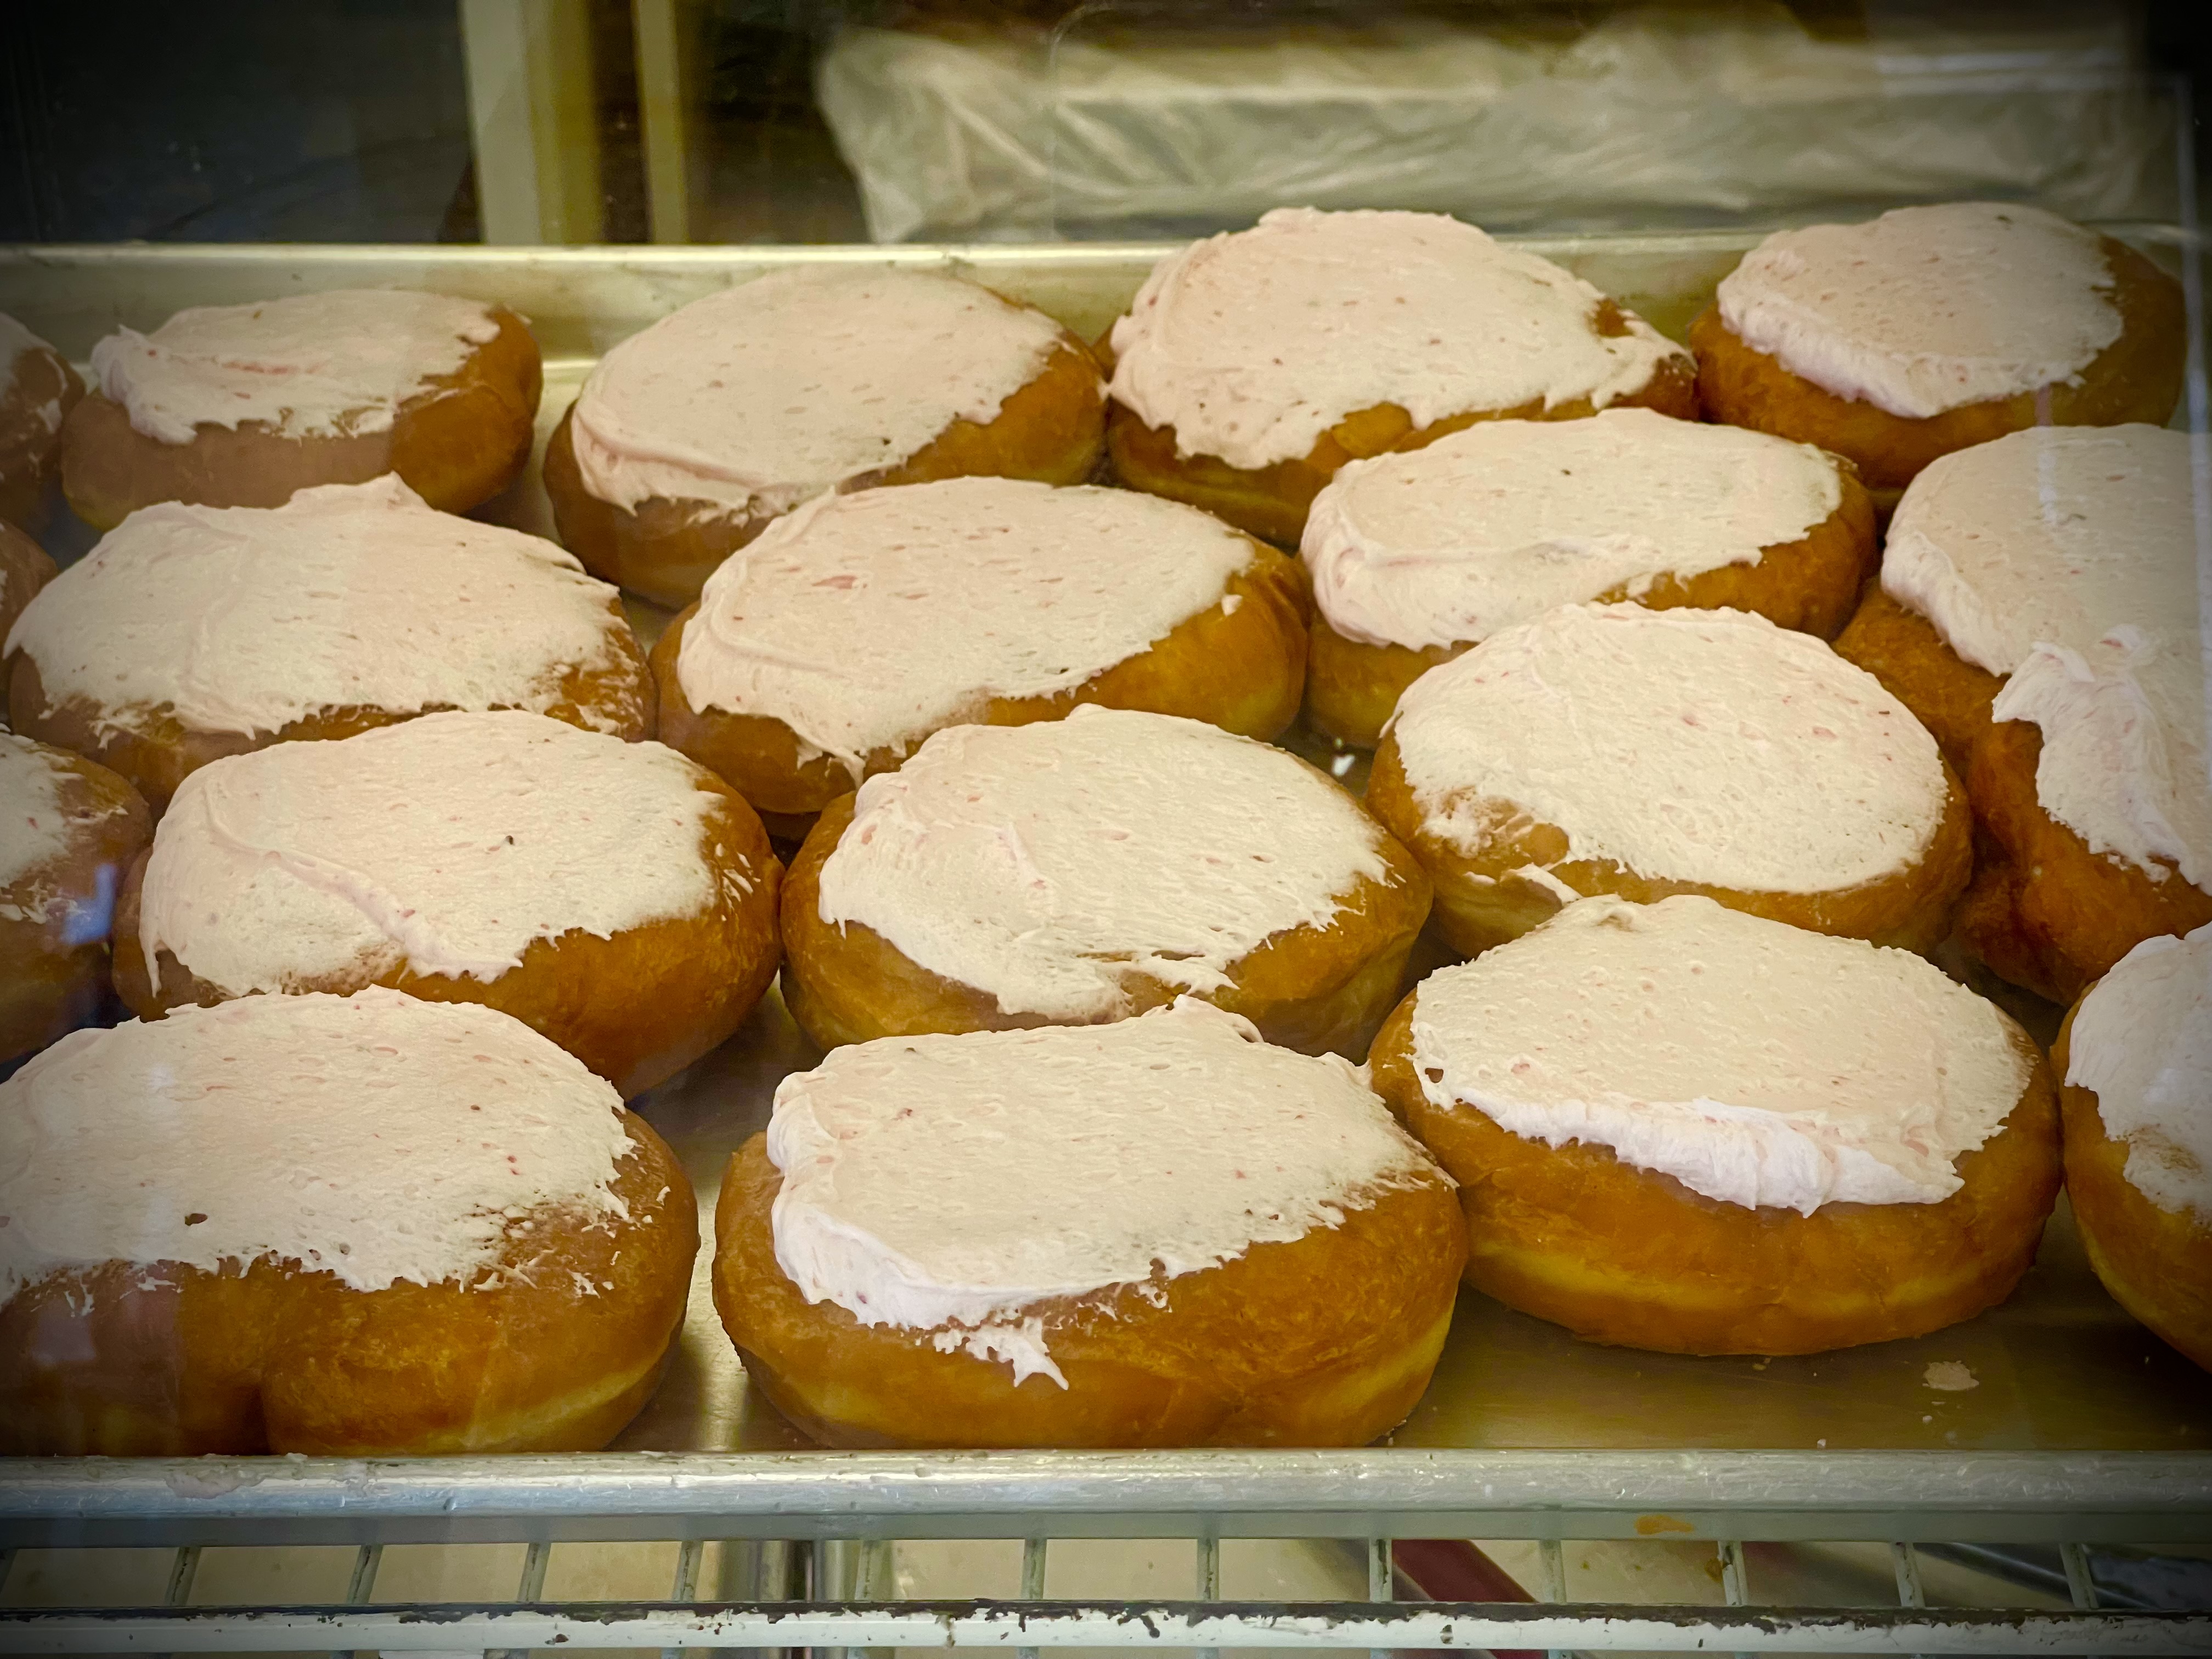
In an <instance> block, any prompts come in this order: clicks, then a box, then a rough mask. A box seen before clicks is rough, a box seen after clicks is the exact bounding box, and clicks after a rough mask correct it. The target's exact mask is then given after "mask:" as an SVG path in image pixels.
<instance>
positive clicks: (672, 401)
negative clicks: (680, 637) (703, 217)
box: [545, 266, 1104, 605]
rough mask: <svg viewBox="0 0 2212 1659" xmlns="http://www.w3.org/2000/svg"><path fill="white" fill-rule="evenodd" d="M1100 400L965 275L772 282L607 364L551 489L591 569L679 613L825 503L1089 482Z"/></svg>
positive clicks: (581, 400) (1046, 327)
mask: <svg viewBox="0 0 2212 1659" xmlns="http://www.w3.org/2000/svg"><path fill="white" fill-rule="evenodd" d="M1103 395H1104V392H1103V387H1102V386H1101V385H1100V383H1099V378H1098V368H1097V363H1096V362H1095V361H1094V360H1093V359H1092V357H1091V354H1090V352H1089V351H1088V350H1087V349H1085V346H1084V344H1083V343H1082V342H1081V341H1080V340H1079V339H1077V338H1076V337H1074V336H1073V335H1072V334H1070V333H1068V332H1067V331H1066V330H1065V329H1063V328H1062V327H1060V325H1059V324H1057V323H1055V322H1054V321H1053V320H1052V319H1051V318H1049V317H1048V316H1046V315H1045V314H1044V313H1042V312H1041V311H1037V310H1035V309H1033V308H1032V307H1028V306H1024V305H1017V304H1015V303H1014V302H1013V301H1010V300H1005V299H1001V298H1000V296H999V295H995V294H994V293H992V292H991V291H990V290H989V289H984V288H979V287H978V286H976V285H975V283H968V282H963V281H962V280H961V279H960V278H958V277H957V276H952V275H951V274H950V273H949V272H945V271H940V270H912V269H906V268H897V267H890V266H873V267H868V266H817V267H811V268H808V269H805V270H799V269H793V270H779V271H772V272H770V273H769V274H768V275H767V276H761V277H757V278H756V279H755V280H753V281H751V282H749V283H744V284H742V285H740V286H738V287H737V288H733V289H727V290H726V291H724V292H723V293H720V294H716V295H709V296H708V298H706V299H703V300H697V301H693V302H692V303H691V304H690V305H688V306H685V307H684V308H683V309H682V310H680V311H678V312H675V313H671V314H670V315H669V316H666V317H664V318H662V319H661V320H660V321H659V322H658V323H655V324H654V325H653V326H652V327H651V328H648V329H647V330H646V331H644V332H643V333H641V334H636V335H633V336H632V337H630V338H629V339H627V340H625V341H623V343H621V344H620V345H618V346H617V347H616V348H615V349H613V350H611V351H610V352H609V353H608V354H607V355H606V356H605V358H604V359H602V360H601V362H600V363H599V367H598V368H596V369H594V370H593V371H592V377H591V379H590V380H587V381H586V382H585V384H584V389H583V391H582V392H581V393H580V395H579V396H578V397H577V398H576V401H575V403H574V404H573V405H572V406H571V407H570V409H569V410H568V414H567V415H565V416H562V422H561V425H560V427H559V428H557V429H556V431H555V433H554V435H553V438H552V441H551V443H550V446H549V447H548V449H547V451H546V456H545V488H546V492H547V494H549V495H550V496H551V497H552V499H553V510H554V513H555V516H556V518H557V519H558V520H559V521H560V526H561V538H562V540H563V541H564V542H566V543H567V544H568V546H569V547H571V548H573V549H574V550H575V552H576V553H577V555H578V556H580V557H581V558H582V559H583V561H584V562H585V564H586V566H588V567H589V568H591V569H592V570H593V571H595V572H596V573H598V574H600V575H602V576H605V578H607V580H610V581H616V582H620V583H621V584H622V585H623V586H624V587H628V588H632V589H635V591H636V592H640V593H642V594H644V595H646V596H647V598H648V599H655V600H657V601H659V603H661V604H663V605H686V604H689V603H690V601H691V600H693V599H696V598H698V596H699V588H700V585H701V584H702V582H704V581H705V580H706V579H707V577H708V574H710V573H711V572H712V571H713V570H714V567H715V566H716V565H718V564H720V562H722V560H723V559H724V558H726V556H729V555H730V554H731V553H732V552H734V551H735V550H738V548H740V547H743V546H744V545H745V544H746V543H748V542H750V540H752V538H754V537H756V536H757V535H759V534H760V532H762V530H763V529H764V528H765V527H766V526H768V525H769V524H770V523H772V522H774V521H775V520H776V519H777V518H779V517H781V515H782V514H784V513H788V512H789V511H791V509H792V508H793V507H797V506H798V505H799V503H800V502H802V501H809V500H811V499H812V498H813V497H815V496H817V495H823V494H824V493H825V492H828V491H832V490H847V489H862V488H866V487H868V486H871V485H874V484H887V483H925V482H927V481H929V480H931V479H936V478H951V477H963V476H967V475H970V474H979V473H980V474H990V475H994V476H998V477H1011V478H1034V479H1039V480H1042V482H1044V483H1081V482H1082V481H1083V480H1084V479H1085V478H1087V477H1090V476H1091V471H1092V470H1093V469H1094V467H1095V466H1096V465H1097V459H1098V453H1099V447H1100V444H1101V441H1102V438H1101V424H1100V423H1101V420H1102V418H1103V416H1102V406H1103Z"/></svg>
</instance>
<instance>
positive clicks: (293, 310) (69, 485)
mask: <svg viewBox="0 0 2212 1659" xmlns="http://www.w3.org/2000/svg"><path fill="white" fill-rule="evenodd" d="M92 374H93V379H94V382H95V383H96V384H95V385H94V388H93V391H92V394H91V395H90V396H89V397H88V398H85V399H84V401H83V402H82V403H81V404H78V405H77V406H76V409H75V410H72V411H71V412H70V417H69V420H68V421H67V422H66V423H65V424H64V426H63V428H62V453H61V472H62V488H63V489H64V491H65V492H66V493H67V494H68V495H69V501H70V506H71V507H74V508H76V513H77V516H78V517H79V518H81V519H82V520H85V522H86V523H88V524H89V525H91V526H94V528H95V529H99V530H112V529H113V528H114V527H115V526H117V525H118V524H120V523H122V522H123V520H124V518H125V515H127V514H129V513H133V512H135V511H137V509H138V508H140V507H147V506H149V505H151V504H152V503H154V502H155V501H184V502H187V503H189V504H191V505H194V506H199V507H281V506H283V504H284V502H286V501H289V499H291V497H292V495H294V494H295V492H297V491H299V490H301V489H309V488H311V487H313V486H314V485H317V484H341V483H367V482H368V480H369V479H371V478H374V477H380V476H382V475H383V474H385V473H387V472H396V473H398V475H399V477H401V478H402V479H404V481H405V482H406V483H407V485H408V487H409V488H410V489H413V490H414V491H415V492H416V494H417V495H421V496H422V499H423V500H424V501H428V502H429V504H430V505H431V506H433V507H437V508H439V509H440V510H441V511H443V512H447V513H460V512H464V511H465V510H466V509H468V508H470V507H474V506H476V505H477V503H479V502H481V501H489V500H490V499H491V497H493V496H494V495H497V494H499V492H500V491H501V490H502V489H506V488H507V485H509V484H510V483H513V482H514V480H515V478H516V477H519V476H520V473H521V471H522V468H523V465H524V464H525V463H526V462H527V461H528V460H529V459H530V443H531V437H532V433H533V432H534V431H535V429H536V426H537V421H538V390H539V387H540V386H541V384H542V380H543V373H542V370H541V368H540V365H539V362H538V342H537V341H536V340H534V339H532V337H531V334H530V329H529V326H528V325H526V323H525V322H524V321H523V319H521V318H520V317H518V316H516V315H515V314H514V313H513V312H511V311H509V310H507V307H504V306H487V305H478V304H477V303H476V302H475V301H471V300H459V299H455V298H453V297H452V296H450V295H444V294H407V293H398V292H392V291H389V290H386V289H336V290H333V291H331V292H329V293H325V294H301V295H293V296H292V297H290V298H289V299H283V300H266V301H262V302H260V303H259V304H258V305H244V306H205V307H196V308H194V309H192V310H190V311H180V312H179V313H177V314H176V315H175V316H173V317H172V318H170V319H169V320H168V321H167V322H166V323H164V324H162V325H161V327H159V328H157V329H155V331H153V332H152V333H151V334H141V333H139V332H138V331H137V330H136V329H130V328H124V329H118V330H117V331H115V332H114V333H112V334H111V335H109V336H108V337H106V339H104V340H102V341H100V343H98V344H97V345H95V346H94V347H93V349H92Z"/></svg>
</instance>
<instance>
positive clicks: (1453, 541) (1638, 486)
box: [1303, 409, 1875, 749]
mask: <svg viewBox="0 0 2212 1659" xmlns="http://www.w3.org/2000/svg"><path fill="white" fill-rule="evenodd" d="M1303 551H1304V557H1305V563H1306V568H1307V570H1308V571H1309V572H1310V574H1311V575H1312V577H1313V586H1314V609H1315V611H1316V617H1315V622H1314V630H1313V649H1312V651H1311V653H1310V655H1309V657H1308V659H1307V663H1306V719H1307V720H1308V721H1309V722H1310V724H1312V725H1314V726H1317V727H1319V728H1320V729H1321V730H1322V732H1326V733H1328V735H1329V736H1330V737H1333V738H1338V739H1340V741H1342V742H1345V743H1350V744H1358V745H1359V746H1360V747H1362V748H1370V749H1371V748H1373V747H1374V745H1375V744H1376V741H1377V739H1378V738H1380V737H1381V735H1382V730H1383V722H1384V721H1385V720H1388V719H1389V717H1390V710H1391V708H1393V707H1395V704H1396V703H1397V701H1398V696H1399V694H1400V693H1401V692H1402V691H1403V690H1405V689H1406V688H1407V686H1409V685H1411V684H1413V682H1414V681H1415V680H1416V679H1418V678H1419V677H1420V676H1421V674H1422V673H1423V672H1425V671H1426V670H1428V669H1431V668H1433V667H1435V666H1436V665H1437V664H1438V663H1440V662H1449V661H1450V660H1451V659H1452V658H1454V657H1455V656H1457V655H1459V654H1460V653H1462V652H1463V651H1465V650H1466V649H1467V648H1468V647H1469V646H1471V645H1474V644H1475V643H1476V642H1477V641H1481V640H1485V639H1487V638H1489V637H1490V635H1492V634H1494V633H1496V632H1497V631H1498V629H1501V628H1505V627H1509V626H1510V625H1511V624H1513V623H1521V622H1527V621H1529V620H1530V619H1532V618H1534V617H1538V616H1541V614H1542V613H1543V612H1545V611H1549V610H1550V609H1552V607H1553V606H1554V605H1565V604H1571V603H1573V602H1576V601H1583V600H1588V601H1591V602H1594V603H1597V604H1606V603H1610V602H1613V601H1616V600H1624V599H1632V600H1634V601H1635V602H1636V603H1637V604H1638V605H1647V606H1650V607H1651V608H1652V609H1655V610H1658V609H1665V608H1668V607H1673V606H1677V605H1687V606H1692V607H1696V608H1698V609H1700V610H1719V609H1722V608H1723V607H1726V608H1730V609H1734V610H1738V611H1757V612H1758V613H1759V615H1761V616H1763V617H1766V618H1767V619H1768V620H1770V621H1771V622H1777V623H1781V624H1782V625H1783V626H1784V628H1796V629H1802V630H1804V631H1805V632H1806V633H1808V634H1817V635H1820V636H1821V637H1822V638H1823V639H1832V638H1833V637H1834V636H1835V633H1836V630H1837V629H1839V628H1841V627H1842V626H1843V625H1844V621H1845V619H1846V618H1847V617H1850V614H1851V611H1852V607H1853V606H1854V605H1856V604H1857V601H1858V595H1859V590H1860V588H1861V587H1862V586H1864V585H1865V582H1866V579H1867V577H1868V576H1869V575H1870V574H1873V571H1874V566H1875V533H1874V508H1873V507H1872V506H1871V505H1870V504H1869V502H1868V501H1867V495H1866V491H1865V490H1863V489H1861V488H1860V487H1859V483H1858V480H1857V477H1855V476H1854V475H1853V473H1852V471H1851V469H1850V465H1848V464H1847V463H1844V462H1842V461H1838V459H1836V458H1835V457H1834V456H1832V455H1826V454H1823V453H1821V452H1820V451H1819V450H1817V449H1814V448H1813V447H1811V446H1810V445H1808V444H1793V443H1790V442H1788V441H1784V440H1782V439H1778V438H1771V437H1769V436H1767V435H1765V434H1764V433H1757V432H1746V431H1743V430H1742V429H1741V428H1735V427H1723V426H1703V425H1699V424H1698V423H1697V422H1691V421H1677V420H1673V419H1670V418H1668V416H1664V415H1660V414H1656V413H1655V412H1654V411H1652V410H1648V409H1608V410H1601V411H1600V412H1599V413H1598V414H1596V415H1594V416H1590V417H1589V419H1587V420H1581V421H1482V422H1477V423H1476V424H1475V425H1474V426H1471V427H1468V428H1466V429H1465V430H1464V431H1460V432H1454V433H1450V434H1449V435H1446V436H1444V437H1442V438H1439V439H1437V441H1436V442H1434V443H1432V444H1431V445H1429V446H1428V447H1426V448H1424V449H1418V450H1415V451H1413V453H1410V454H1404V455H1381V456H1377V457H1376V458H1375V459H1372V460H1365V461H1351V462H1347V463H1346V465H1344V466H1343V467H1342V468H1341V469H1340V471H1338V472H1337V475H1336V477H1334V478H1333V479H1331V480H1330V481H1329V483H1328V487H1327V488H1325V489H1323V490H1322V492H1321V494H1320V495H1316V497H1315V498H1314V504H1313V511H1312V512H1311V513H1310V515H1309V516H1308V518H1307V520H1306V529H1305V538H1304V544H1303Z"/></svg>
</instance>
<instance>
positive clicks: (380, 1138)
mask: <svg viewBox="0 0 2212 1659" xmlns="http://www.w3.org/2000/svg"><path fill="white" fill-rule="evenodd" d="M0 1216H4V1217H5V1218H6V1219H7V1225H5V1226H4V1227H0V1449H5V1450H6V1451H8V1452H9V1453H11V1454H24V1453H38V1454H55V1455H67V1456H85V1455H100V1456H129V1455H159V1456H172V1457H175V1456H193V1455H199V1454H203V1453H210V1452H220V1453H228V1454H250V1453H266V1452H285V1453H291V1452H300V1453H306V1454H309V1455H321V1456H338V1457H395V1456H420V1455H426V1454H432V1453H454V1452H472V1453H483V1452H501V1451H580V1450H592V1449H597V1448H599V1447H600V1446H602V1445H604V1444H605V1443H606V1442H607V1441H608V1440H609V1439H610V1438H611V1437H613V1435H614V1434H615V1432H616V1431H617V1430H618V1429H620V1428H621V1427H622V1425H623V1424H624V1423H626V1422H627V1421H629V1419H630V1418H631V1416H633V1415H634V1414H635V1413H636V1411H637V1409H638V1407H640V1406H641V1405H642V1404H643V1403H644V1402H645V1401H646V1400H647V1398H648V1397H650V1395H652V1392H653V1387H654V1384H655V1383H657V1382H658V1381H659V1374H660V1367H661V1363H662V1360H663V1358H664V1357H665V1354H666V1352H667V1351H668V1347H669V1345H670V1343H671V1341H672V1340H673V1339H674V1337H675V1335H676V1332H677V1328H678V1325H679V1324H680V1323H681V1322H682V1320H683V1317H684V1301H685V1297H686V1295H687V1292H688V1291H689V1288H690V1264H691V1258H692V1255H693V1254H694V1252H695V1251H696V1248H697V1238H698V1235H697V1231H696V1218H695V1215H694V1212H693V1200H692V1197H691V1190H690V1186H689V1184H688V1183H687V1182H685V1180H684V1171H683V1168H682V1166H681V1165H679V1164H678V1163H677V1161H676V1158H675V1156H674V1155H673V1154H672V1153H671V1152H669V1150H668V1148H667V1147H666V1146H665V1145H664V1144H663V1143H662V1142H661V1140H660V1138H659V1136H658V1135H656V1134H654V1133H653V1131H652V1130H651V1129H650V1128H649V1127H647V1126H646V1124H645V1123H644V1121H642V1120H641V1119H639V1118H636V1117H633V1116H631V1115H629V1114H628V1113H626V1112H624V1111H623V1107H622V1102H621V1101H620V1099H618V1098H617V1096H616V1094H615V1091H613V1090H612V1089H611V1088H610V1087H609V1086H608V1085H606V1084H605V1082H603V1081H602V1080H601V1079H598V1078H596V1077H594V1076H592V1074H591V1073H589V1072H587V1071H586V1070H585V1069H584V1067H583V1066H581V1065H580V1063H578V1062H577V1061H576V1060H573V1059H571V1058H570V1057H569V1056H568V1055H567V1054H563V1053H562V1051H561V1050H560V1049H558V1048H555V1047H554V1046H553V1045H552V1044H551V1043H550V1042H547V1041H546V1040H545V1039H544V1038H543V1037H541V1036H538V1034H537V1033H536V1032H534V1031H532V1030H530V1029H529V1028H528V1027H526V1026H525V1025H523V1024H520V1022H519V1021H516V1020H512V1019H509V1018H507V1016H506V1015H504V1014H501V1013H498V1012H494V1011H493V1010H491V1009H489V1008H481V1007H477V1006H471V1005H469V1004H441V1003H431V1002H424V1001H422V1000H418V999H416V998H414V997H409V996H403V995H401V994H399V993H398V992H396V991H389V990H384V989H380V988H377V989H370V990H365V991H362V992H361V993H359V994H356V995H355V996H352V997H334V996H296V997H282V996H275V997H246V998H243V999H241V1000H239V1001H236V1002H228V1003H225V1004H223V1005H222V1006H220V1007H216V1008H189V1009H184V1010H180V1011H179V1012H176V1013H174V1014H173V1015H171V1016H170V1017H169V1018H167V1019H163V1020H159V1021H155V1022H154V1023H152V1024H140V1023H138V1022H137V1021H131V1022H130V1023H128V1024H123V1025H118V1026H116V1027H114V1028H113V1029H112V1030H96V1031H81V1032H78V1033H77V1034H76V1035H75V1036H70V1037H65V1038H64V1039H63V1040H62V1041H61V1042H58V1043H57V1044H55V1045H54V1046H53V1047H52V1048H49V1049H47V1050H46V1052H45V1053H44V1054H40V1055H39V1056H38V1057H37V1058H36V1059H34V1060H32V1061H31V1062H30V1063H29V1064H28V1065H27V1066H24V1067H23V1068H22V1069H21V1071H19V1072H17V1073H15V1076H14V1077H12V1078H10V1079H9V1080H8V1081H6V1082H5V1083H0Z"/></svg>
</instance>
